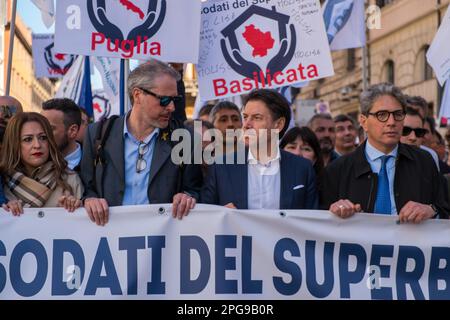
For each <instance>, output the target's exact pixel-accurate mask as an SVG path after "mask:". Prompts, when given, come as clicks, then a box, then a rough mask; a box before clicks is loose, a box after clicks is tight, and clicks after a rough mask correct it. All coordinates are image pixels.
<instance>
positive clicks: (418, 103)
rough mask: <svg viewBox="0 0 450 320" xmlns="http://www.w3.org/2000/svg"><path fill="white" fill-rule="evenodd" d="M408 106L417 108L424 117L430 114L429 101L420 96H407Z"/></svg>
mask: <svg viewBox="0 0 450 320" xmlns="http://www.w3.org/2000/svg"><path fill="white" fill-rule="evenodd" d="M406 104H407V105H408V108H412V109H414V110H416V111H417V112H418V113H419V114H420V116H421V117H422V119H425V118H426V117H427V116H428V102H427V100H425V99H424V98H422V97H420V96H406Z"/></svg>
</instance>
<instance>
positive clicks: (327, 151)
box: [308, 113, 339, 166]
mask: <svg viewBox="0 0 450 320" xmlns="http://www.w3.org/2000/svg"><path fill="white" fill-rule="evenodd" d="M308 127H309V128H310V129H311V130H312V131H313V132H314V134H315V135H316V137H317V140H319V143H320V149H321V151H322V157H323V164H324V165H325V166H327V165H328V164H329V163H331V162H332V161H334V160H336V159H337V158H339V155H338V154H337V153H336V151H334V144H335V141H336V128H335V124H334V121H333V118H332V117H331V115H330V114H328V113H318V114H315V115H314V116H313V117H312V118H311V119H310V120H309V121H308Z"/></svg>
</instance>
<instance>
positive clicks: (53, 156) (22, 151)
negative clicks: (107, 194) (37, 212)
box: [0, 112, 83, 215]
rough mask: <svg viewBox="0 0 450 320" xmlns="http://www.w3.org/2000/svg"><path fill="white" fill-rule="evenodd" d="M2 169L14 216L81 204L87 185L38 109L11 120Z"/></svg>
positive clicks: (6, 137)
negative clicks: (71, 166) (69, 163)
mask: <svg viewBox="0 0 450 320" xmlns="http://www.w3.org/2000/svg"><path fill="white" fill-rule="evenodd" d="M0 172H1V173H2V174H3V181H4V191H5V196H6V198H7V200H8V202H7V203H6V204H4V205H3V208H4V209H5V210H6V211H8V212H11V213H12V214H13V215H20V214H22V213H23V208H24V207H25V208H27V207H28V208H40V207H64V208H65V209H66V210H68V211H69V212H73V211H74V210H75V209H77V208H79V207H80V206H81V200H80V199H81V196H82V193H83V186H82V183H81V180H80V178H79V177H78V175H77V174H76V173H75V172H73V171H70V170H68V169H67V163H66V161H65V160H64V158H63V156H62V155H61V154H60V152H59V151H58V148H57V146H56V143H55V140H54V138H53V132H52V128H51V127H50V123H49V122H48V120H47V119H46V118H45V117H44V116H42V115H40V114H38V113H35V112H24V113H20V114H17V115H15V116H14V117H13V118H11V119H10V121H9V123H8V127H7V128H6V132H5V136H4V139H3V146H2V155H1V161H0Z"/></svg>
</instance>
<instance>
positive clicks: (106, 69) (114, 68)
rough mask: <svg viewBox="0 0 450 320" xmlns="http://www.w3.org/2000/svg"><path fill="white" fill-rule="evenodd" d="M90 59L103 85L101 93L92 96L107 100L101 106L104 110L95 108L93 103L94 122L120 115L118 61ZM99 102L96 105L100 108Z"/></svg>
mask: <svg viewBox="0 0 450 320" xmlns="http://www.w3.org/2000/svg"><path fill="white" fill-rule="evenodd" d="M91 59H92V61H93V62H94V65H95V67H96V68H97V70H98V71H99V72H100V75H101V77H102V83H103V93H100V92H95V94H94V96H96V95H97V96H98V97H99V99H100V100H102V98H106V99H107V102H105V103H104V104H103V105H104V108H97V106H96V105H95V103H96V101H94V118H95V121H97V120H99V119H101V118H102V117H108V116H110V115H113V114H117V115H120V59H115V58H107V57H91ZM100 102H101V101H100ZM100 102H99V103H98V105H100V106H102V103H100ZM108 104H109V105H108ZM108 108H109V110H108Z"/></svg>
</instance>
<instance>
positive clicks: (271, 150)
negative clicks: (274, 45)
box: [201, 89, 318, 209]
mask: <svg viewBox="0 0 450 320" xmlns="http://www.w3.org/2000/svg"><path fill="white" fill-rule="evenodd" d="M242 114H243V131H244V134H243V135H244V139H245V144H246V145H247V147H246V148H245V151H244V150H241V148H239V145H238V148H237V152H235V153H234V155H233V154H232V155H231V157H230V156H229V155H228V156H225V157H224V158H225V164H219V163H215V164H213V165H211V166H210V167H209V168H208V175H207V178H206V182H205V185H204V187H203V189H202V194H201V201H202V202H203V203H209V204H218V205H222V206H227V207H230V208H238V209H315V208H317V206H318V202H317V194H316V182H315V180H316V179H315V174H314V169H313V167H312V163H311V162H310V161H309V160H307V159H304V158H301V157H298V156H296V155H293V154H291V153H289V152H286V151H284V150H280V148H279V146H278V144H279V136H282V135H283V134H284V133H285V132H286V130H287V128H288V125H289V120H290V117H291V110H290V107H289V103H288V102H287V101H286V99H285V98H284V97H283V96H282V95H281V94H279V93H278V92H276V91H274V90H267V89H258V90H254V91H252V92H250V94H249V95H248V96H247V98H246V99H245V103H244V107H243V109H242ZM278 135H279V136H278ZM230 159H232V161H233V163H232V164H230V163H229V162H230V161H229V160H230Z"/></svg>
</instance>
